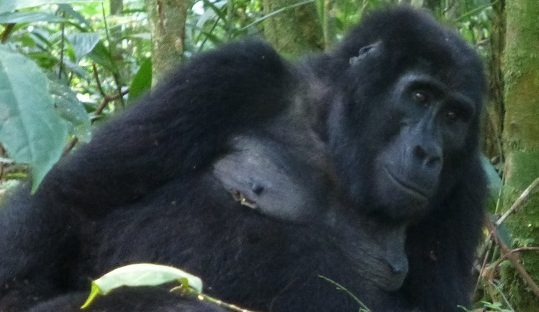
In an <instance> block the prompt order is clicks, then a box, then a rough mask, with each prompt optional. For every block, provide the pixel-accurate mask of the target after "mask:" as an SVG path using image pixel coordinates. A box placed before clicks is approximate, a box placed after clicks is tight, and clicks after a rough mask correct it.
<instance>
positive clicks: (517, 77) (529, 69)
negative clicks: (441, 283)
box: [502, 0, 539, 312]
mask: <svg viewBox="0 0 539 312" xmlns="http://www.w3.org/2000/svg"><path fill="white" fill-rule="evenodd" d="M538 16H539V1H537V0H512V1H507V2H506V17H507V20H506V21H507V26H506V37H505V39H506V44H505V52H504V68H503V69H504V81H505V92H504V93H505V119H504V128H503V139H504V151H505V156H506V163H505V171H504V172H505V179H506V186H505V192H504V201H503V202H504V207H509V206H511V204H512V202H513V201H514V200H515V199H516V198H517V197H518V195H520V193H521V192H522V191H523V190H524V189H525V188H526V187H527V186H528V185H530V183H532V181H534V180H535V179H536V178H537V177H539V96H538V93H537V92H538V90H539V19H538V18H537V17H538ZM507 224H508V226H509V228H510V230H511V233H512V234H513V241H514V244H515V246H513V247H521V246H537V245H539V194H538V193H537V192H536V194H535V195H531V197H530V198H529V201H528V202H527V203H526V204H525V205H524V206H523V207H521V208H520V209H519V210H518V211H516V213H515V214H514V215H512V216H511V217H510V218H509V219H508V221H507ZM520 258H521V261H522V265H523V267H524V268H525V269H526V271H527V272H528V273H529V275H530V276H531V277H532V279H534V280H535V283H537V282H538V281H539V278H538V277H539V253H537V252H524V253H522V254H521V255H520ZM502 284H503V285H504V287H505V291H504V292H505V294H506V295H509V296H510V298H509V300H510V301H511V302H512V303H513V304H514V305H513V308H514V309H515V311H519V312H532V311H534V312H535V311H537V307H538V306H539V299H538V297H537V296H536V295H534V293H533V291H530V290H533V288H534V286H536V285H524V282H522V279H521V278H520V276H519V275H517V274H516V273H515V271H513V270H505V271H504V272H503V275H502ZM535 292H537V290H535Z"/></svg>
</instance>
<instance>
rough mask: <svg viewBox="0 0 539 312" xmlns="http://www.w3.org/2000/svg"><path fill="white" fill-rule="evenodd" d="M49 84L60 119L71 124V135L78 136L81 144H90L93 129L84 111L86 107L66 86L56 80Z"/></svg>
mask: <svg viewBox="0 0 539 312" xmlns="http://www.w3.org/2000/svg"><path fill="white" fill-rule="evenodd" d="M49 82H50V93H51V95H52V98H53V100H54V107H55V108H56V111H57V112H58V114H59V115H60V117H62V118H63V119H64V120H66V121H68V122H69V125H70V127H69V128H70V134H73V135H74V136H76V137H77V138H78V139H79V141H81V142H89V141H90V138H91V130H92V127H91V122H90V116H89V115H88V113H87V112H86V110H85V109H84V105H83V104H82V103H81V102H80V101H79V100H78V99H77V96H76V95H75V93H74V92H73V91H71V89H70V88H69V87H68V86H66V85H65V84H63V83H61V82H60V81H58V80H54V79H51V80H49Z"/></svg>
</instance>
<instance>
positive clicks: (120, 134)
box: [0, 8, 485, 312]
mask: <svg viewBox="0 0 539 312" xmlns="http://www.w3.org/2000/svg"><path fill="white" fill-rule="evenodd" d="M484 84H485V82H484V77H483V72H482V66H481V63H480V60H479V59H478V57H477V55H476V54H475V53H474V52H473V51H472V49H470V48H469V47H468V46H467V45H466V44H465V43H464V42H463V41H462V40H461V39H459V38H458V35H456V34H455V33H454V32H452V31H450V30H448V29H446V28H444V27H442V26H440V25H438V24H437V23H436V22H435V21H434V20H433V19H432V18H431V17H429V16H427V15H425V14H423V13H419V12H417V11H414V10H412V9H409V8H393V9H388V10H384V11H380V12H375V13H372V14H370V15H369V16H367V17H366V18H365V19H364V21H363V22H362V23H361V24H360V25H359V26H358V27H357V28H355V29H354V30H352V32H351V33H350V34H349V35H348V36H347V37H346V38H345V40H344V41H343V43H342V44H341V45H340V46H339V47H337V48H336V49H335V50H334V51H333V52H329V53H327V54H322V55H319V56H315V57H311V58H309V59H307V60H305V61H304V62H302V63H301V64H298V65H290V64H287V63H286V62H285V61H283V59H282V58H281V57H280V56H279V55H277V54H276V53H275V51H274V50H273V49H271V48H270V47H268V46H267V45H265V44H264V43H261V42H258V41H247V42H240V43H234V44H230V45H227V46H224V47H222V48H220V49H219V50H216V51H214V52H209V53H206V54H203V55H200V56H198V57H196V58H195V59H193V60H192V61H191V62H190V63H189V64H188V65H186V66H184V67H183V68H181V69H180V70H179V71H177V72H176V73H175V74H173V75H172V77H171V78H170V80H169V81H168V82H166V83H165V84H163V85H161V86H160V87H158V88H157V89H155V90H154V91H153V93H152V94H150V95H148V96H147V97H145V98H144V99H143V100H142V101H141V102H140V103H138V105H136V106H134V107H133V108H131V109H129V110H128V111H126V112H125V113H123V114H121V115H120V116H119V117H118V118H116V119H114V120H113V121H111V122H109V123H108V124H106V125H104V126H103V127H101V128H100V129H99V131H97V133H96V134H95V136H94V138H93V140H92V142H90V143H89V144H87V145H84V146H81V147H80V148H79V150H78V151H76V152H75V153H74V154H73V155H71V156H69V157H67V158H65V159H63V160H62V161H61V162H60V163H59V164H58V165H57V166H56V167H55V168H54V169H53V170H52V171H51V172H50V173H49V174H48V176H47V177H46V179H45V181H44V182H43V184H42V185H41V186H40V188H39V190H38V192H37V193H36V194H35V195H33V196H30V195H29V194H28V190H27V188H21V189H20V190H19V191H18V193H17V194H14V195H13V196H10V199H9V200H8V201H7V204H6V205H5V207H3V208H2V209H0V250H1V254H0V285H1V286H2V287H1V288H0V310H2V311H22V310H24V309H29V310H30V311H75V310H77V309H78V307H79V306H80V304H81V303H82V301H83V299H84V297H85V296H86V294H87V287H88V285H89V279H90V278H95V277H97V276H100V275H102V274H103V273H105V272H107V271H109V270H111V269H113V268H115V267H117V266H120V265H125V264H129V263H134V262H154V263H161V264H168V265H173V266H177V267H180V268H183V269H185V270H187V271H190V272H192V273H194V274H196V275H199V276H201V277H202V279H203V280H204V282H205V290H206V292H207V293H209V294H211V295H214V296H216V297H219V298H221V299H223V300H225V301H228V302H232V303H235V304H238V305H240V306H243V307H245V308H250V309H256V310H260V311H340V312H342V311H355V310H357V309H358V304H357V303H356V302H355V301H354V300H353V299H351V298H350V296H348V295H347V294H345V293H343V292H341V291H338V290H335V287H334V286H333V285H331V284H330V283H328V282H327V281H326V280H324V279H322V278H320V275H321V276H325V277H328V278H329V279H331V280H333V281H336V282H338V283H340V284H342V285H344V286H345V287H346V288H347V289H348V290H349V291H350V292H352V293H354V294H356V295H357V296H358V297H359V298H360V299H361V300H362V301H363V302H364V303H365V304H367V306H369V307H370V308H371V309H372V310H373V311H375V312H378V311H437V312H440V311H458V308H457V305H468V304H469V298H468V297H469V292H470V289H471V287H470V286H471V267H472V260H473V253H474V249H475V247H476V244H477V242H478V239H479V235H480V225H481V221H482V202H483V197H484V193H485V181H484V177H483V172H482V169H481V166H480V161H479V156H478V155H479V152H478V124H479V114H480V111H481V105H482V104H481V103H482V101H483V93H484ZM91 310H92V311H137V310H138V311H145V310H147V311H221V309H220V308H217V307H213V306H210V305H206V304H204V303H198V302H193V301H189V300H182V299H181V298H178V297H177V296H172V295H169V294H168V293H167V290H166V289H160V288H150V289H148V288H134V289H122V290H118V291H116V292H113V293H112V294H110V295H108V296H106V297H104V298H102V299H101V300H98V301H97V302H96V304H95V305H94V306H92V307H91Z"/></svg>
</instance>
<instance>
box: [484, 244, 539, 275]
mask: <svg viewBox="0 0 539 312" xmlns="http://www.w3.org/2000/svg"><path fill="white" fill-rule="evenodd" d="M525 251H539V247H520V248H515V249H511V250H510V251H509V253H507V254H504V255H502V256H501V257H500V259H498V260H497V261H496V262H495V263H494V265H493V266H492V269H493V270H496V269H497V268H498V266H500V263H502V262H503V261H504V260H507V258H508V257H509V255H511V254H514V253H522V252H525Z"/></svg>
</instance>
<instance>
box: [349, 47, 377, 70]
mask: <svg viewBox="0 0 539 312" xmlns="http://www.w3.org/2000/svg"><path fill="white" fill-rule="evenodd" d="M381 48H382V41H377V42H375V43H373V44H369V45H366V46H364V47H361V49H359V52H358V55H357V56H354V57H351V58H350V60H349V62H350V65H352V66H354V65H356V64H357V63H359V62H360V61H361V60H363V59H364V58H366V57H368V56H370V55H376V54H378V53H379V52H380V49H381Z"/></svg>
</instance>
